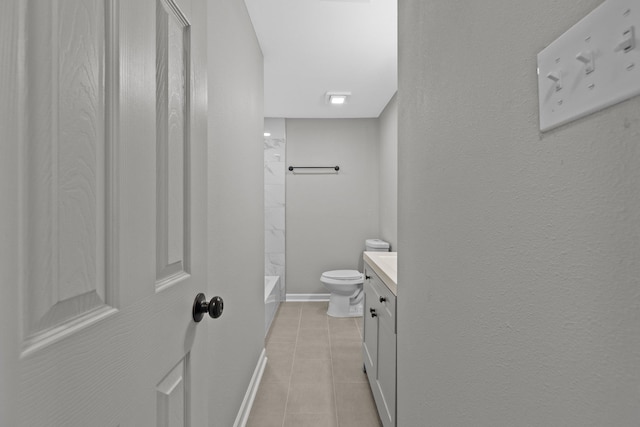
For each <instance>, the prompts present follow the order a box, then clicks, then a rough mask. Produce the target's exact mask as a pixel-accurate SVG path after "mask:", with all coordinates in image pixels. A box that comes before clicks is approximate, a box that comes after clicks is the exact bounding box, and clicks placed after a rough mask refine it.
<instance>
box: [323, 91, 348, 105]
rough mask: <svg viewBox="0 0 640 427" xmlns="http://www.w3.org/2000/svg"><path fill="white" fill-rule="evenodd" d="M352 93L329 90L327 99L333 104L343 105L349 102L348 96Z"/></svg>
mask: <svg viewBox="0 0 640 427" xmlns="http://www.w3.org/2000/svg"><path fill="white" fill-rule="evenodd" d="M350 95H351V93H350V92H327V94H326V100H327V103H328V104H331V105H343V104H345V103H346V102H347V98H349V96H350Z"/></svg>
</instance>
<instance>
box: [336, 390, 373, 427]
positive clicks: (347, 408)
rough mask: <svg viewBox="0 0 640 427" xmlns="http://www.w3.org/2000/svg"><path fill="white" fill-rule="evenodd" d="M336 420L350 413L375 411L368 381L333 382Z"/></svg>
mask: <svg viewBox="0 0 640 427" xmlns="http://www.w3.org/2000/svg"><path fill="white" fill-rule="evenodd" d="M334 386H335V391H336V406H337V410H338V420H340V419H341V418H342V417H343V416H345V415H350V414H368V413H372V412H375V413H377V412H376V406H375V402H374V400H373V395H372V394H371V389H370V388H369V383H368V382H367V383H335V384H334Z"/></svg>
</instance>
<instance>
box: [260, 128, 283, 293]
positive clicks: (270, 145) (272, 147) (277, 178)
mask: <svg viewBox="0 0 640 427" xmlns="http://www.w3.org/2000/svg"><path fill="white" fill-rule="evenodd" d="M268 120H270V123H269V127H270V128H272V127H275V128H278V129H280V131H278V132H277V133H276V136H277V137H275V138H271V137H270V138H265V139H264V184H265V185H264V207H265V210H264V229H265V258H264V270H265V276H279V277H280V290H281V295H282V297H283V298H284V295H285V286H286V284H285V229H286V223H285V176H286V170H285V168H286V159H285V155H286V140H285V138H284V126H285V124H284V119H268ZM276 120H278V121H279V120H282V122H281V123H279V124H278V125H277V126H274V123H273V122H274V121H276ZM265 123H266V122H265ZM269 131H271V132H272V131H273V129H269ZM281 136H282V137H281Z"/></svg>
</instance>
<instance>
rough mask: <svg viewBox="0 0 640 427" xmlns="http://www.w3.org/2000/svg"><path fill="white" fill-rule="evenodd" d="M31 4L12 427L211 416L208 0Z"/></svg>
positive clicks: (14, 214) (25, 35)
mask: <svg viewBox="0 0 640 427" xmlns="http://www.w3.org/2000/svg"><path fill="white" fill-rule="evenodd" d="M19 10H20V13H21V16H20V19H22V20H23V21H24V25H23V26H22V27H21V28H22V33H20V34H19V43H18V45H19V46H22V48H23V49H24V63H22V64H21V65H20V67H21V68H24V70H25V73H24V85H23V86H22V87H20V88H18V89H17V90H16V94H17V96H18V98H19V102H18V103H17V105H18V106H20V107H21V108H23V110H22V111H23V112H24V114H23V117H22V118H23V120H24V123H23V124H22V130H21V131H20V132H17V133H16V134H15V136H16V138H15V143H14V144H15V146H16V147H18V149H16V150H14V151H7V152H8V153H11V155H12V161H13V163H14V164H16V165H18V169H19V171H18V173H17V174H16V175H15V177H14V178H13V184H14V188H15V189H16V192H17V194H18V203H17V205H18V206H17V207H16V209H15V210H14V211H11V212H9V213H4V212H3V214H2V217H0V219H1V220H2V221H3V223H4V225H6V224H15V226H16V227H17V228H18V230H19V233H18V238H19V244H18V247H19V248H20V250H18V251H17V252H18V256H17V258H18V263H17V264H18V265H17V267H16V270H17V272H18V275H17V277H18V280H16V281H15V282H13V286H14V287H15V289H16V297H15V300H14V301H13V302H14V304H17V306H18V307H19V309H20V313H21V314H20V316H19V317H18V319H20V321H18V322H15V325H14V326H13V327H14V328H15V329H16V336H18V337H20V340H21V348H20V349H15V352H16V353H17V354H16V353H14V354H15V355H16V359H18V357H19V360H16V361H15V362H12V363H14V364H16V366H14V368H15V370H16V372H18V373H19V374H18V375H19V383H20V384H19V390H18V391H17V395H18V401H19V408H18V414H19V419H18V421H17V423H13V424H12V425H17V426H45V425H46V426H65V427H73V426H82V427H84V426H88V425H100V426H123V427H125V426H154V425H158V426H181V427H182V426H204V425H207V410H206V406H205V405H206V401H207V398H206V394H207V384H206V381H205V380H204V379H203V378H202V375H193V373H194V372H206V359H207V357H206V354H207V339H206V333H207V332H206V328H207V322H206V321H205V322H201V323H199V324H197V326H196V324H195V323H194V322H193V320H192V319H191V306H192V304H193V299H194V297H195V296H196V294H197V293H198V292H202V291H204V290H205V289H206V268H205V264H206V212H205V209H206V194H207V193H206V157H207V156H206V100H204V101H203V100H202V99H201V98H198V97H197V96H194V94H195V93H196V91H197V92H201V93H206V56H205V55H206V27H205V19H206V18H205V17H206V2H205V1H204V0H181V1H175V2H174V1H173V0H127V1H119V0H52V1H47V2H41V1H36V0H23V1H22V2H21V3H20V8H19ZM196 100H197V102H196ZM2 119H3V120H4V119H5V117H3V118H2ZM3 154H4V153H3ZM6 244H7V243H5V242H3V243H0V245H3V246H2V250H3V252H4V251H5V250H8V249H9V248H8V247H6V246H5V245H6ZM9 286H11V284H10V285H9ZM18 295H19V297H18Z"/></svg>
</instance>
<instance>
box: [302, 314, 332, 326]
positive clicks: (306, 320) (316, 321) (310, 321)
mask: <svg viewBox="0 0 640 427" xmlns="http://www.w3.org/2000/svg"><path fill="white" fill-rule="evenodd" d="M300 329H329V323H328V322H327V317H326V316H318V317H316V316H312V317H309V316H306V317H305V316H302V318H301V319H300Z"/></svg>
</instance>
